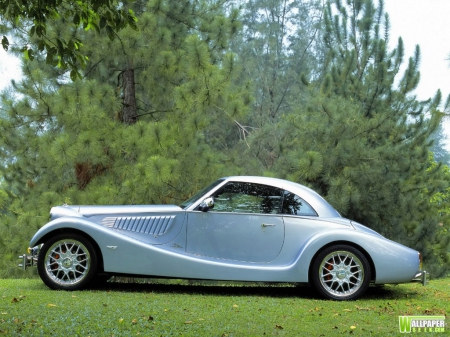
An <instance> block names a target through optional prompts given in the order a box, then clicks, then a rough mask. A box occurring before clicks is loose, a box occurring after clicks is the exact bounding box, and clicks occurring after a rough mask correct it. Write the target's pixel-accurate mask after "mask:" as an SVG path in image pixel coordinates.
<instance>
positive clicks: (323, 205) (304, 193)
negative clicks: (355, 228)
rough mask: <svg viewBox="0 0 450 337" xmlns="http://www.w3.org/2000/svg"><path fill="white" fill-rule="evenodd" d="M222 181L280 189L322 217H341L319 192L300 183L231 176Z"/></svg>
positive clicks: (276, 179)
mask: <svg viewBox="0 0 450 337" xmlns="http://www.w3.org/2000/svg"><path fill="white" fill-rule="evenodd" d="M222 179H224V180H226V181H236V182H248V183H254V184H263V185H269V186H274V187H278V188H281V189H284V190H286V191H289V192H292V193H294V194H296V195H298V196H299V197H301V198H302V199H304V200H305V201H306V202H307V203H308V204H310V205H311V207H312V208H314V210H315V211H316V212H317V213H318V215H319V216H320V217H341V216H340V214H339V213H338V212H337V211H336V210H335V209H334V208H333V207H332V206H331V205H330V204H329V203H328V202H327V201H326V200H325V199H324V198H322V197H321V196H320V195H319V194H318V193H317V192H315V191H314V190H312V189H310V188H309V187H306V186H304V185H301V184H299V183H295V182H292V181H289V180H284V179H279V178H272V177H259V176H229V177H224V178H222Z"/></svg>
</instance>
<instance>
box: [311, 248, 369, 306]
mask: <svg viewBox="0 0 450 337" xmlns="http://www.w3.org/2000/svg"><path fill="white" fill-rule="evenodd" d="M310 279H311V283H312V285H313V286H314V287H315V288H316V289H317V291H318V292H319V293H320V294H321V295H322V296H324V297H326V298H328V299H333V300H340V301H343V300H353V299H356V298H358V297H360V296H361V295H362V294H364V293H365V292H366V290H367V288H368V287H369V283H370V279H371V270H370V264H369V262H368V260H367V258H366V257H365V256H364V254H362V253H361V252H360V251H359V250H358V249H356V248H354V247H351V246H347V245H336V246H331V247H328V248H326V249H324V250H323V251H321V252H320V253H319V254H318V255H317V256H316V258H315V259H314V261H313V264H312V269H311V273H310Z"/></svg>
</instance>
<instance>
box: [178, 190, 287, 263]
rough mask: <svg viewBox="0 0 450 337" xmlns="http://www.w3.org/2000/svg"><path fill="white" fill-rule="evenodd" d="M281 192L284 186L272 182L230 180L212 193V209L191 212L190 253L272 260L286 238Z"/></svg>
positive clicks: (215, 256) (188, 250)
mask: <svg viewBox="0 0 450 337" xmlns="http://www.w3.org/2000/svg"><path fill="white" fill-rule="evenodd" d="M282 195H283V191H282V190H281V189H278V188H274V187H271V186H266V185H261V184H252V183H243V182H229V183H228V184H226V185H225V186H223V187H222V188H221V189H219V190H218V191H217V192H216V193H215V194H214V195H213V198H214V207H213V208H212V209H210V210H208V211H207V212H202V211H192V212H189V213H188V225H187V246H186V251H187V253H190V254H195V255H201V256H207V257H213V258H217V259H224V260H235V261H248V262H269V261H272V260H273V259H275V258H276V257H277V256H278V254H279V253H280V251H281V248H282V246H283V242H284V223H283V218H282V216H281V202H282Z"/></svg>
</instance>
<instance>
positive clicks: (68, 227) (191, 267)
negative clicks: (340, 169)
mask: <svg viewBox="0 0 450 337" xmlns="http://www.w3.org/2000/svg"><path fill="white" fill-rule="evenodd" d="M30 247H33V248H30V249H29V251H30V252H31V255H26V254H24V255H23V256H21V258H22V259H23V263H22V267H23V268H26V267H27V266H30V265H37V267H38V272H39V275H40V277H41V278H42V280H43V281H44V283H45V284H47V285H48V286H49V287H50V288H52V289H66V290H77V289H82V288H85V287H87V286H88V285H89V284H91V283H93V282H98V281H100V280H101V279H106V278H108V277H109V276H111V275H135V276H139V277H142V276H147V277H167V278H183V279H205V280H233V281H258V282H292V283H310V284H312V285H313V286H314V287H315V288H316V289H317V290H318V291H319V292H320V293H321V294H322V295H323V296H325V297H327V298H330V299H337V300H345V299H354V298H357V297H359V296H361V295H362V294H363V293H364V292H365V290H366V289H367V287H368V286H369V284H370V283H372V284H389V283H391V284H398V283H405V282H411V281H421V282H422V283H423V284H424V285H425V283H426V272H424V271H421V256H420V253H419V252H417V251H415V250H413V249H410V248H408V247H405V246H403V245H401V244H399V243H396V242H393V241H391V240H388V239H386V238H384V237H383V236H381V235H380V234H378V233H377V232H375V231H373V230H371V229H369V228H367V227H365V226H363V225H361V224H359V223H356V222H354V221H352V220H348V219H345V218H343V217H341V216H340V215H339V213H338V212H337V211H336V210H335V209H334V208H333V207H332V206H331V205H330V204H328V203H327V202H326V201H325V200H324V199H323V198H322V197H321V196H319V195H318V194H317V193H316V192H314V191H313V190H311V189H309V188H307V187H305V186H303V185H300V184H297V183H294V182H290V181H287V180H282V179H276V178H268V177H250V176H234V177H226V178H221V179H219V180H217V181H215V182H214V183H212V184H211V185H209V186H208V187H207V188H205V189H203V190H201V191H200V192H198V193H197V194H195V195H194V196H193V197H191V198H190V199H189V200H187V201H185V202H184V203H182V204H181V205H180V206H176V205H149V206H146V205H129V206H126V205H124V206H67V205H64V206H58V207H53V208H52V210H51V221H50V222H49V223H47V224H46V225H45V226H43V227H42V228H40V229H39V230H38V231H37V233H36V234H35V235H34V236H33V238H32V239H31V242H30Z"/></svg>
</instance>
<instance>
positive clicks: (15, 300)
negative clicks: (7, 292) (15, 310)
mask: <svg viewBox="0 0 450 337" xmlns="http://www.w3.org/2000/svg"><path fill="white" fill-rule="evenodd" d="M17 302H19V300H18V299H17V298H15V297H14V298H13V299H12V300H11V303H17Z"/></svg>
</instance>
